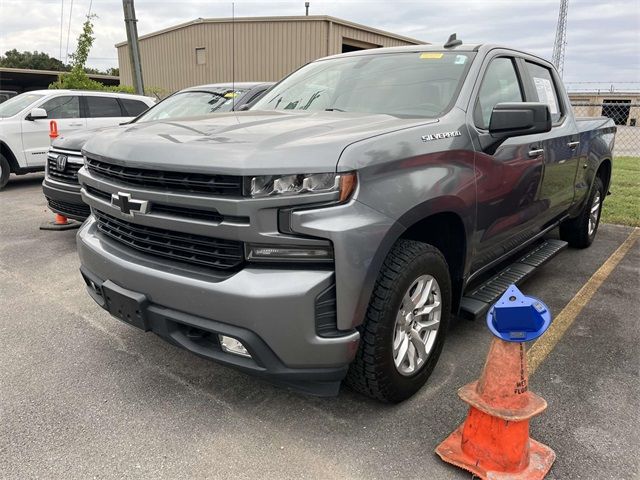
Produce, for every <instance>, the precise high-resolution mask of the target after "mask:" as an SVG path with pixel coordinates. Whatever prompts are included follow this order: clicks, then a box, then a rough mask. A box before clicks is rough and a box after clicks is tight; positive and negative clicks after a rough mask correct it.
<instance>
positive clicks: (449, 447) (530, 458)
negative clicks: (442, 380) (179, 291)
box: [436, 285, 556, 480]
mask: <svg viewBox="0 0 640 480" xmlns="http://www.w3.org/2000/svg"><path fill="white" fill-rule="evenodd" d="M550 322H551V315H550V313H549V310H548V308H547V307H546V305H544V304H543V303H542V302H541V301H540V300H537V299H535V298H532V297H526V296H524V295H523V294H522V293H521V292H520V291H519V290H518V289H517V288H516V287H515V285H512V286H511V287H509V289H508V290H507V292H506V293H505V294H504V295H503V296H502V298H501V299H500V300H498V302H497V303H496V305H495V306H494V307H493V308H492V309H491V310H490V311H489V314H488V315H487V323H488V324H489V329H490V330H491V331H492V333H494V335H496V336H497V337H498V338H494V339H493V342H492V343H491V347H490V349H489V354H488V356H487V360H486V362H485V364H484V368H483V370H482V375H481V376H480V379H479V380H477V381H475V382H472V383H470V384H468V385H465V386H464V387H462V388H461V389H460V390H459V391H458V395H459V396H460V398H461V399H462V400H464V401H465V402H467V403H468V404H469V405H470V408H469V413H468V415H467V418H466V420H465V421H464V423H463V424H462V425H461V426H460V427H458V428H457V429H456V430H455V431H454V432H453V433H452V434H451V435H449V437H447V439H446V440H445V441H444V442H442V443H441V444H440V445H438V447H437V448H436V453H437V454H438V455H439V456H440V458H441V459H442V460H444V461H445V462H448V463H451V464H453V465H456V466H458V467H460V468H463V469H465V470H468V471H469V472H471V473H473V474H474V475H477V476H478V477H480V478H482V479H491V480H497V479H522V480H525V479H527V480H528V479H542V478H544V477H545V476H546V474H547V473H548V472H549V470H550V469H551V465H552V464H553V462H554V460H555V458H556V455H555V453H554V451H553V450H551V449H550V448H549V447H547V446H546V445H543V444H542V443H539V442H536V441H535V440H533V439H531V438H530V437H529V419H530V418H532V417H534V416H535V415H538V414H539V413H542V412H543V411H544V410H545V409H546V408H547V402H546V401H545V400H544V399H543V398H542V397H540V396H538V395H536V394H535V393H533V392H530V391H529V387H528V381H529V379H528V373H527V360H526V354H525V348H524V343H523V342H522V341H523V340H533V339H535V338H537V337H539V336H540V335H542V333H544V331H545V330H546V329H547V328H548V326H549V323H550Z"/></svg>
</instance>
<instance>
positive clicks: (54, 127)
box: [49, 120, 58, 141]
mask: <svg viewBox="0 0 640 480" xmlns="http://www.w3.org/2000/svg"><path fill="white" fill-rule="evenodd" d="M49 138H50V139H51V141H53V140H54V139H56V138H58V124H57V123H56V121H55V120H51V121H50V122H49Z"/></svg>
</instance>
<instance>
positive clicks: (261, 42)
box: [116, 15, 425, 93]
mask: <svg viewBox="0 0 640 480" xmlns="http://www.w3.org/2000/svg"><path fill="white" fill-rule="evenodd" d="M139 43H140V55H141V63H142V72H143V73H142V76H143V78H144V83H145V86H146V87H160V88H162V89H164V90H166V91H167V93H169V92H173V91H176V90H179V89H181V88H184V87H188V86H192V85H199V84H204V83H217V82H229V81H231V80H235V81H237V82H242V81H276V80H279V79H281V78H282V77H283V76H285V75H286V74H288V73H290V72H291V71H292V70H294V69H296V68H298V67H300V66H301V65H304V64H305V63H307V62H309V61H311V60H315V59H317V58H320V57H324V56H327V55H333V54H336V53H342V52H351V51H353V50H361V49H365V48H377V47H394V46H401V45H416V44H421V43H425V42H422V41H420V40H415V39H413V38H408V37H404V36H401V35H396V34H394V33H389V32H385V31H382V30H378V29H375V28H370V27H366V26H364V25H359V24H356V23H352V22H349V21H346V20H341V19H339V18H335V17H329V16H324V15H322V16H302V17H245V18H236V19H235V20H234V21H233V22H232V20H231V19H230V18H208V19H205V18H199V19H197V20H194V21H192V22H188V23H183V24H180V25H176V26H174V27H170V28H166V29H164V30H159V31H157V32H154V33H150V34H147V35H143V36H141V37H140V42H139ZM116 47H117V49H118V66H119V67H120V81H121V83H122V84H123V85H132V84H133V81H132V77H131V66H130V63H129V52H128V46H127V42H122V43H118V44H116Z"/></svg>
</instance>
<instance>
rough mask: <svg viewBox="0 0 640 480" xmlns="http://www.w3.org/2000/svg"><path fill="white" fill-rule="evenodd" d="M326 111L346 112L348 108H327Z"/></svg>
mask: <svg viewBox="0 0 640 480" xmlns="http://www.w3.org/2000/svg"><path fill="white" fill-rule="evenodd" d="M324 111H325V112H346V110H342V109H341V108H325V109H324Z"/></svg>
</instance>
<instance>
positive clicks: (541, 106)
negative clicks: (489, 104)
mask: <svg viewBox="0 0 640 480" xmlns="http://www.w3.org/2000/svg"><path fill="white" fill-rule="evenodd" d="M550 130H551V113H550V112H549V107H548V106H547V104H546V103H534V102H522V103H499V104H497V105H496V106H495V107H493V111H492V112H491V120H490V121H489V133H490V134H491V136H492V137H493V138H509V137H519V136H522V135H533V134H534V133H545V132H548V131H550Z"/></svg>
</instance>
